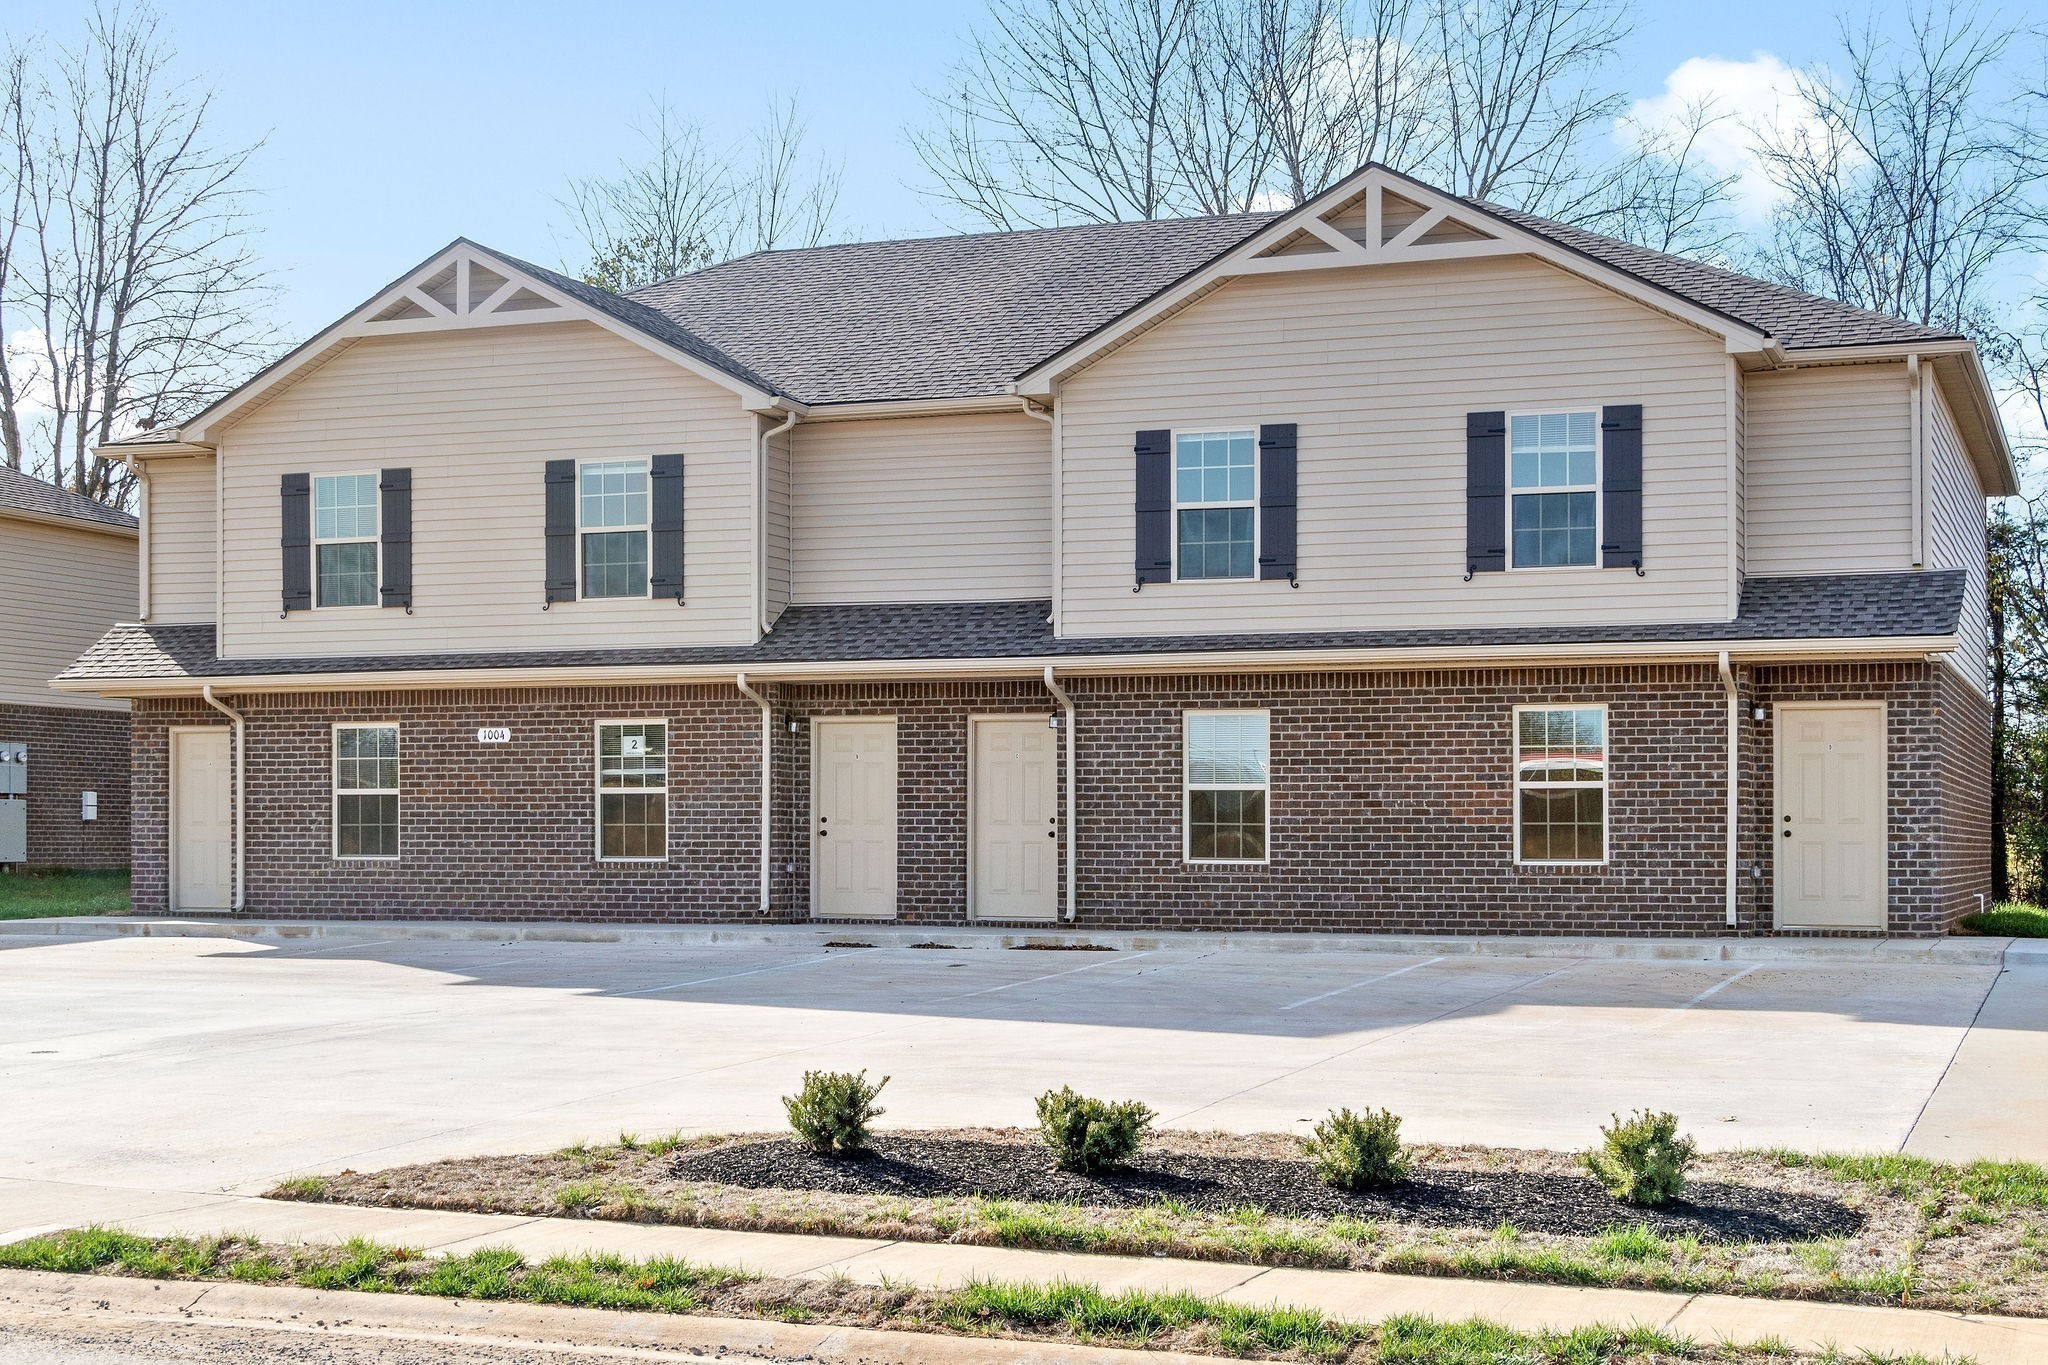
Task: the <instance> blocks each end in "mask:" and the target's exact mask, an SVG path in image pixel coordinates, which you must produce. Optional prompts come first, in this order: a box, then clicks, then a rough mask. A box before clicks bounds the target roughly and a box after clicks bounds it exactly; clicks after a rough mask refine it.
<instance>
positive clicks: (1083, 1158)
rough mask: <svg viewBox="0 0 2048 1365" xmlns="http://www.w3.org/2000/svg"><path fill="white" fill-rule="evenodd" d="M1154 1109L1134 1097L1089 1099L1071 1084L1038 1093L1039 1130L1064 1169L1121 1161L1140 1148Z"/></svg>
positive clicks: (1092, 1167) (1086, 1169) (1106, 1167)
mask: <svg viewBox="0 0 2048 1365" xmlns="http://www.w3.org/2000/svg"><path fill="white" fill-rule="evenodd" d="M1153 1118H1154V1115H1153V1113H1152V1111H1151V1110H1150V1109H1147V1108H1146V1107H1145V1106H1144V1105H1142V1104H1140V1103H1138V1102H1137V1101H1136V1100H1120V1101H1117V1102H1116V1103H1111V1102H1110V1101H1108V1100H1096V1099H1090V1098H1089V1097H1088V1096H1086V1095H1077V1094H1075V1093H1074V1092H1073V1089H1072V1088H1071V1087H1069V1086H1061V1087H1060V1088H1059V1089H1058V1090H1048V1091H1046V1092H1045V1093H1044V1094H1043V1095H1040V1096H1039V1097H1038V1131H1039V1132H1041V1133H1043V1134H1044V1135H1045V1145H1046V1146H1048V1147H1050V1148H1052V1151H1053V1159H1054V1161H1055V1162H1056V1163H1057V1164H1058V1166H1059V1168H1060V1169H1061V1170H1063V1171H1074V1172H1077V1173H1079V1174H1082V1175H1086V1174H1088V1173H1089V1172H1091V1171H1106V1170H1109V1169H1111V1168H1112V1167H1116V1166H1121V1165H1123V1164H1124V1163H1125V1162H1126V1161H1129V1160H1130V1159H1131V1158H1132V1157H1133V1156H1136V1155H1137V1153H1138V1144H1139V1143H1141V1142H1143V1141H1144V1139H1145V1130H1146V1129H1148V1128H1150V1127H1151V1126H1152V1120H1153Z"/></svg>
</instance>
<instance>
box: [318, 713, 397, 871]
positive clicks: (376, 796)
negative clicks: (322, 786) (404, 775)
mask: <svg viewBox="0 0 2048 1365" xmlns="http://www.w3.org/2000/svg"><path fill="white" fill-rule="evenodd" d="M334 856H335V857H337V858H396V857H397V856H398V727H397V726H396V725H337V726H335V727H334Z"/></svg>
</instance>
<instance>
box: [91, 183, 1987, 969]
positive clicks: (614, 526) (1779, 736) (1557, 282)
mask: <svg viewBox="0 0 2048 1365" xmlns="http://www.w3.org/2000/svg"><path fill="white" fill-rule="evenodd" d="M109 453H110V454H118V455H119V456H120V457H122V458H125V459H128V460H130V461H132V462H133V464H134V465H135V467H136V468H137V469H138V470H139V471H140V472H141V473H142V475H143V478H144V481H145V486H146V487H147V489H148V500H147V511H146V513H145V517H144V543H145V563H146V564H147V565H148V586H147V588H146V591H145V602H144V611H143V619H142V620H141V621H140V622H139V623H137V624H133V625H128V626H123V627H121V628H119V629H117V630H115V631H114V632H112V633H111V634H109V635H108V636H107V637H106V638H105V639H104V640H102V641H101V642H100V643H99V644H98V645H96V646H94V647H93V648H92V649H90V650H89V651H87V652H86V654H85V655H84V657H83V658H81V659H80V660H79V661H78V663H77V664H76V665H75V666H74V667H72V668H71V669H70V670H69V671H68V672H67V673H66V674H65V675H64V676H63V678H62V679H61V681H60V684H59V685H60V686H62V687H65V688H70V689H75V690H80V691H91V692H96V693H99V694H102V695H105V696H109V697H120V698H128V699H132V701H133V703H134V707H135V713H134V714H135V742H134V762H135V793H136V825H135V830H136V833H135V866H136V903H137V906H138V908H139V909H142V910H147V911H155V912H178V911H205V910H228V909H233V910H240V911H247V912H255V913H262V914H266V915H305V916H465V917H483V918H494V919H497V918H502V919H520V918H544V919H573V918H580V917H588V918H593V919H715V920H749V919H758V920H771V921H792V920H806V919H844V920H882V919H890V918H895V919H900V920H906V921H917V922H926V923H964V922H970V921H972V922H986V923H998V924H1010V925H1030V924H1050V923H1055V922H1059V921H1062V920H1064V921H1070V922H1072V923H1073V924H1074V925H1075V926H1077V927H1079V928H1083V929H1089V928H1131V927H1144V928H1218V927H1223V928H1231V927H1246V928H1266V929H1290V930H1354V931H1372V930H1431V931H1458V932H1507V931H1517V932H1528V931H1550V932H1572V933H1645V932H1655V933H1672V934H1721V933H1727V932H1731V931H1734V932H1743V933H1751V932H1769V931H1773V930H1782V931H1797V932H1837V933H1838V932H1855V933H1887V932H1888V933H1909V934H1927V933H1938V932H1941V931H1943V930H1945V929H1946V928H1948V927H1949V926H1951V925H1952V924H1953V923H1954V922H1955V920H1956V918H1957V917H1958V916H1959V915H1961V914H1963V913H1965V912H1968V911H1970V910H1974V909H1976V908H1978V905H1979V904H1980V903H1981V900H1982V897H1983V896H1984V895H1985V894H1986V893H1987V892H1988V890H1989V871H1990V868H1989V823H1988V795H1987V793H1988V785H1989V768H1990V714H1989V708H1988V704H1987V701H1986V696H1985V546H1984V500H1985V499H1986V498H1987V497H1989V496H1997V495H2003V494H2009V493H2011V492H2013V491H2014V488H2015V485H2016V475H2015V472H2014V469H2013V466H2012V461H2011V457H2010V454H2009V452H2008V450H2007V447H2006V444H2005V440H2004V437H2003V434H2002V432H2001V430H2000V427H1999V423H1998V418H1997V415H1996V410H1995V407H1994V404H1993V400H1992V397H1991V394H1990V390H1989V388H1988V385H1987V382H1986V379H1985V375H1984V372H1983V370H1982V368H1981V366H1980V364H1979V361H1978V358H1977V356H1976V354H1975V352H1974V351H1973V350H1972V348H1971V346H1970V345H1969V343H1968V342H1967V341H1965V340H1963V339H1961V338H1958V337H1954V336H1949V335H1945V334H1943V333H1940V332H1938V331H1936V330H1933V329H1930V328H1926V327H1921V326H1915V325H1912V324H1908V323H1903V322H1899V321H1896V320H1893V319H1889V318H1884V317H1880V316H1877V315H1874V314H1870V313H1866V312H1862V311H1859V310H1856V309H1852V308H1847V307H1844V306H1841V305H1838V304H1835V303H1832V302H1828V301H1825V300H1822V299H1818V298H1814V297H1811V296H1808V295H1804V294H1800V293H1797V292H1795V291H1792V290H1789V289H1785V288H1782V287H1778V286H1774V285H1771V284H1767V283H1763V282H1759V281H1756V280H1751V279H1747V278H1744V277H1742V276H1739V275H1734V274H1730V273H1728V272H1725V271H1721V270H1717V269H1713V268H1709V267H1706V266H1703V265H1700V264H1697V263H1694V262H1690V261H1686V260H1682V259H1679V258H1675V257H1671V256H1666V255H1660V254H1658V253H1655V252H1650V251H1644V250H1641V249H1638V248H1635V247H1631V246H1627V245H1625V244H1622V243H1619V242H1615V241H1611V240H1607V239H1604V238H1600V237H1597V236H1593V235H1590V234H1587V233H1584V232H1580V231H1577V230H1575V229H1572V228H1570V227H1567V226H1563V225H1560V224H1557V223H1553V222H1548V221H1544V220H1541V219H1536V218H1531V217H1528V216H1526V215H1522V214H1517V213H1510V212H1505V211H1502V210H1499V209H1496V208H1492V207H1489V206H1486V205H1483V204H1478V203H1473V202H1468V201H1465V200H1461V199H1458V198H1455V197H1452V196H1448V195H1445V194H1442V193H1439V192H1438V191H1436V190H1433V189H1431V188H1429V187H1427V186H1424V185H1421V184H1419V183H1416V182H1414V181H1412V180H1409V179H1407V178H1405V177H1402V176H1399V175H1396V174H1393V173H1391V172H1388V171H1386V170H1384V169H1381V168H1378V167H1367V168H1365V169H1363V170H1361V171H1360V172H1358V173H1357V174H1355V175H1353V176H1352V177H1350V178H1348V179H1347V180H1345V181H1344V182H1343V183H1342V184H1340V185H1338V186H1336V187H1335V188H1333V189H1332V190H1330V191H1329V192H1327V193H1325V194H1323V195H1321V196H1318V197H1317V198H1315V199H1313V200H1311V201H1309V202H1308V203H1305V204H1303V205H1301V206H1299V207H1297V208H1295V209H1293V210H1290V211H1287V212H1284V213H1276V214H1258V215H1243V216H1233V217H1219V218H1204V219H1195V220H1186V221H1169V222H1145V223H1126V224H1113V225H1099V226H1085V227H1074V228H1066V229H1053V230H1046V231H1035V232H1016V233H1001V234H987V235H978V236H965V237H952V238H938V239H922V240H912V241H897V242H881V243H866V244H856V245H846V246H831V247H821V248H816V249H811V250H800V251H781V252H771V253H764V254H760V255H755V256H749V257H745V258H742V259H739V260H735V261H732V262H728V263H726V264H723V265H719V266H716V267H712V268H710V269H706V270H703V271H699V272H697V273H694V274H690V275H685V276H682V277H679V278H676V279H673V280H669V281H666V282H663V283H660V284H657V285H654V286H651V287H649V288H646V289H642V290H638V291H635V292H634V293H632V294H630V295H628V296H623V297H621V296H614V295H612V294H609V293H606V292H604V291H601V290H597V289H594V288H591V287H589V286H587V285H585V284H582V283H579V282H577V281H574V280H570V279H567V278H564V277H563V276H560V275H558V274H556V273H554V272H552V271H548V270H545V269H541V268H539V267H536V266H532V265H529V264H526V263H524V262H521V261H519V260H516V259H513V258H510V257H507V256H503V255H500V254H498V253H496V252H493V251H490V250H487V249H485V248H483V247H481V246H477V245H475V244H473V243H470V242H467V241H458V242H456V243H454V244H453V245H451V246H450V247H448V248H447V249H445V250H443V251H440V252H437V253H436V254H435V255H434V256H433V257H431V258H430V259H429V260H427V261H426V262H425V263H423V264H422V265H421V266H420V267H419V268H418V269H416V270H414V271H412V272H409V273H408V274H407V275H406V276H405V277H404V278H403V279H401V280H399V281H397V282H396V283H394V284H393V285H391V286H390V287H388V288H386V289H384V290H382V291H380V292H379V293H378V294H377V295H376V296H375V297H374V298H372V299H371V300H370V301H369V302H367V303H366V304H364V305H363V306H362V307H361V308H360V309H358V310H356V311H355V312H353V313H351V314H350V315H349V316H348V317H346V318H344V319H342V320H341V321H339V322H337V323H336V324H335V325H334V326H332V327H330V328H329V329H328V330H327V331H325V332H323V333H321V334H320V335H319V336H317V337H315V338H313V339H312V340H311V341H309V342H307V343H306V344H305V345H304V346H302V347H301V348H300V349H298V350H297V351H295V352H293V353H292V354H291V355H289V356H287V357H286V358H284V359H283V360H281V361H280V362H279V363H278V364H276V365H274V366H272V367H271V368H270V369H269V370H267V371H265V372H264V373H262V374H261V375H259V376H257V377H256V378H255V379H254V380H252V381H251V382H250V383H249V384H247V385H245V386H244V387H242V388H241V389H239V390H238V391H236V392H235V393H233V394H232V395H230V396H229V397H227V398H226V399H224V400H222V401H221V402H219V403H217V404H215V405H214V406H213V407H211V408H210V409H208V410H207V411H205V412H202V413H200V414H198V415H197V416H195V417H194V418H192V420H190V421H188V422H186V423H185V424H184V425H183V426H182V427H180V428H179V429H178V430H177V431H175V432H163V433H152V435H151V439H149V440H146V441H140V442H133V443H119V444H118V445H116V446H115V447H113V448H111V449H110V451H109ZM222 810H226V811H227V812H229V814H228V818H226V819H225V820H223V819H220V818H217V813H218V812H220V811H222Z"/></svg>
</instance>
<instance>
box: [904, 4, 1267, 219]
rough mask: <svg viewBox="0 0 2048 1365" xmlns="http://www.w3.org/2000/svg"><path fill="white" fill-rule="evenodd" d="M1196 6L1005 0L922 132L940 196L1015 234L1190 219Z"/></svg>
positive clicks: (1228, 178)
mask: <svg viewBox="0 0 2048 1365" xmlns="http://www.w3.org/2000/svg"><path fill="white" fill-rule="evenodd" d="M1196 4H1197V0H991V4H990V7H989V14H988V28H987V29H986V30H985V31H983V32H979V33H976V34H974V35H973V36H971V37H970V38H969V40H968V49H967V55H966V56H965V57H964V58H963V59H962V61H961V62H960V63H959V65H958V66H957V67H956V68H955V70H954V72H953V78H952V80H951V81H950V82H949V85H948V88H947V90H946V91H945V93H943V94H940V95H937V96H934V97H932V100H931V103H932V105H933V107H934V111H935V113H936V114H937V116H938V120H937V123H936V125H935V126H934V127H932V128H929V129H926V130H923V131H918V132H913V133H912V134H911V145H912V147H913V149H914V150H915V151H916V153H917V155H918V158H919V159H920V160H921V161H923V163H924V165H925V168H926V169H927V170H928V171H930V172H931V174H932V177H933V179H934V181H935V183H936V189H935V190H934V191H933V193H934V196H935V197H936V198H937V199H938V201H939V202H940V203H942V204H944V205H945V206H947V207H948V208H950V209H951V210H952V211H953V212H954V213H955V214H957V215H958V216H960V217H962V218H964V219H966V220H968V221H971V222H975V223H980V224H984V225H986V226H989V227H995V228H1004V229H1009V228H1026V227H1045V226H1050V225H1053V224H1058V223H1075V222H1116V221H1119V220H1121V219H1127V218H1158V217H1161V216H1164V215H1166V214H1169V213H1178V212H1184V211H1185V210H1186V208H1187V207H1189V205H1190V203H1191V202H1192V201H1193V200H1194V199H1195V196H1193V195H1191V194H1190V193H1189V191H1188V187H1187V185H1186V183H1185V181H1184V178H1183V177H1182V176H1180V175H1178V174H1177V173H1176V165H1175V156H1174V134H1175V125H1176V116H1177V114H1178V119H1179V122H1180V124H1181V126H1182V128H1183V129H1184V130H1185V128H1186V120H1187V117H1188V115H1187V112H1186V111H1187V106H1186V105H1185V104H1184V103H1182V104H1179V105H1178V109H1177V104H1176V83H1177V82H1178V81H1179V80H1180V79H1181V77H1182V76H1183V75H1184V73H1185V69H1186V63H1187V60H1188V56H1189V52H1190V47H1191V44H1192V43H1193V41H1194V35H1195V31H1196V23H1195V17H1196ZM1211 36H1221V35H1220V33H1219V34H1214V35H1211ZM1232 156H1234V153H1233V154H1232ZM1230 159H1232V157H1226V158H1225V160H1226V161H1228V160H1230ZM1235 179H1236V178H1235V176H1233V175H1231V174H1229V173H1228V172H1226V173H1225V174H1224V176H1223V180H1222V182H1221V183H1224V184H1226V185H1227V184H1231V183H1234V182H1235ZM1212 192H1213V187H1212Z"/></svg>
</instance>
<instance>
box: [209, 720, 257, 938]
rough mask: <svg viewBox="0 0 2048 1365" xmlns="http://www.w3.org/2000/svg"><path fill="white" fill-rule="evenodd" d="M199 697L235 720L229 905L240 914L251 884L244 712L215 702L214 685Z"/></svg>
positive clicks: (247, 767)
mask: <svg viewBox="0 0 2048 1365" xmlns="http://www.w3.org/2000/svg"><path fill="white" fill-rule="evenodd" d="M199 695H200V696H201V697H203V698H205V699H206V704H207V705H208V706H211V707H212V708H213V709H214V710H216V711H218V712H220V713H221V714H222V715H224V716H226V717H227V718H228V719H229V720H231V721H233V722H234V727H235V728H234V746H235V751H234V754H233V760H234V765H235V812H234V821H235V830H234V839H235V894H234V896H233V898H232V900H231V902H230V904H231V906H232V908H233V910H234V913H236V914H238V915H239V914H241V913H242V898H243V896H244V895H245V894H246V893H247V885H248V878H247V876H246V875H245V872H244V870H245V868H246V867H247V861H246V859H245V858H244V853H245V851H246V849H247V846H248V840H247V837H246V835H245V834H244V832H243V831H244V829H245V825H244V821H243V815H244V812H245V811H246V809H247V805H248V803H247V802H246V801H245V800H244V796H245V795H246V787H245V785H244V783H243V781H242V777H243V774H244V773H246V772H248V770H249V765H248V762H247V761H246V759H245V758H244V757H243V753H242V735H243V726H242V713H241V712H239V711H237V710H235V709H234V708H233V707H231V706H229V705H228V704H227V703H226V702H223V701H220V700H218V699H216V698H215V697H214V695H213V685H212V684H211V683H209V684H207V685H206V686H205V687H202V688H200V689H199Z"/></svg>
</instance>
